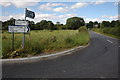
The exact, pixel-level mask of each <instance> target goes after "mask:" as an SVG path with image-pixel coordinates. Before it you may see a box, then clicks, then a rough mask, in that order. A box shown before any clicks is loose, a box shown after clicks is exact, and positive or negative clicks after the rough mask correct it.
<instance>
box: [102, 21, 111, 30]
mask: <svg viewBox="0 0 120 80" xmlns="http://www.w3.org/2000/svg"><path fill="white" fill-rule="evenodd" d="M100 27H101V28H104V27H110V22H109V21H102V23H101V26H100Z"/></svg>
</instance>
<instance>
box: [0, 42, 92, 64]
mask: <svg viewBox="0 0 120 80" xmlns="http://www.w3.org/2000/svg"><path fill="white" fill-rule="evenodd" d="M89 44H90V43H88V44H87V45H86V46H78V47H76V48H72V49H69V50H65V51H62V52H57V53H53V54H49V55H42V56H34V57H26V58H17V59H0V62H12V61H26V60H36V59H42V58H47V57H53V56H58V55H61V54H65V53H68V52H72V51H75V50H77V49H80V48H85V47H87V46H89Z"/></svg>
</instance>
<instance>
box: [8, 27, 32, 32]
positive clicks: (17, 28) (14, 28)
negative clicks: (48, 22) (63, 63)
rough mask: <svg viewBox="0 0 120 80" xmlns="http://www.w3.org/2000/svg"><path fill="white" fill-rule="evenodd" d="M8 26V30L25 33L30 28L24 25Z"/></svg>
mask: <svg viewBox="0 0 120 80" xmlns="http://www.w3.org/2000/svg"><path fill="white" fill-rule="evenodd" d="M8 27H9V32H14V33H27V32H29V31H30V28H29V27H26V26H8Z"/></svg>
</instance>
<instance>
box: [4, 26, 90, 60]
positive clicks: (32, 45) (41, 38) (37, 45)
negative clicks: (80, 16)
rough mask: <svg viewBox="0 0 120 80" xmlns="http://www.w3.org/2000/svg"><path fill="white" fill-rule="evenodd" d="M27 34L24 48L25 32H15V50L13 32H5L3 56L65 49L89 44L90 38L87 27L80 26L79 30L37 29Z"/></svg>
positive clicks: (27, 55) (10, 56) (32, 54)
mask: <svg viewBox="0 0 120 80" xmlns="http://www.w3.org/2000/svg"><path fill="white" fill-rule="evenodd" d="M25 36H26V38H25V48H24V49H22V48H21V43H22V37H23V34H19V33H17V34H15V38H14V39H15V42H14V51H12V48H11V46H12V34H10V33H8V32H6V31H5V32H3V34H2V44H3V45H2V58H3V59H4V58H22V57H29V56H34V55H40V54H44V53H53V52H56V51H63V50H66V49H71V48H74V47H77V46H82V45H87V44H88V43H89V40H90V35H89V33H88V31H87V28H86V27H80V28H79V29H78V30H35V31H31V32H30V33H27V34H26V35H25Z"/></svg>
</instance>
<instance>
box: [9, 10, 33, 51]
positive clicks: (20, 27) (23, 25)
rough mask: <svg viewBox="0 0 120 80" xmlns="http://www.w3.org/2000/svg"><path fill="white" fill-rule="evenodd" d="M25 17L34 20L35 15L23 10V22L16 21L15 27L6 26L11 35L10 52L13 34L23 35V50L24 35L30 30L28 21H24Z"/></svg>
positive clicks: (23, 43)
mask: <svg viewBox="0 0 120 80" xmlns="http://www.w3.org/2000/svg"><path fill="white" fill-rule="evenodd" d="M26 17H29V18H32V19H34V17H35V13H34V12H32V11H30V10H27V8H26V9H25V20H16V21H15V26H8V32H11V33H12V50H13V51H14V33H23V39H22V48H23V49H24V45H25V33H28V32H29V31H30V28H29V27H28V25H29V24H28V21H26Z"/></svg>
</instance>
